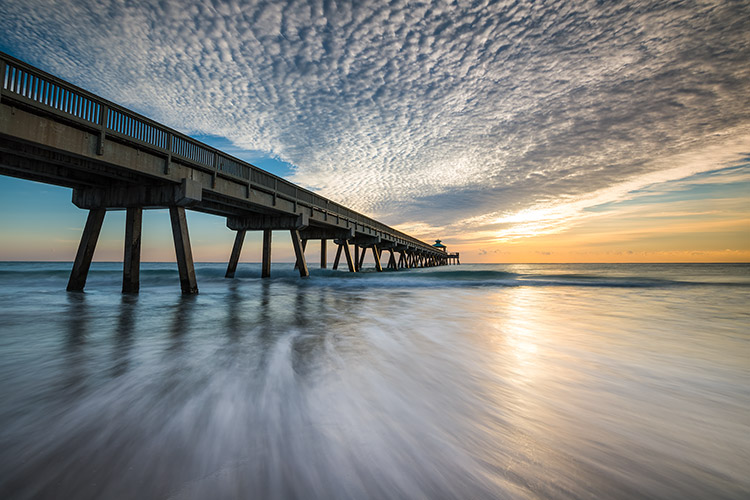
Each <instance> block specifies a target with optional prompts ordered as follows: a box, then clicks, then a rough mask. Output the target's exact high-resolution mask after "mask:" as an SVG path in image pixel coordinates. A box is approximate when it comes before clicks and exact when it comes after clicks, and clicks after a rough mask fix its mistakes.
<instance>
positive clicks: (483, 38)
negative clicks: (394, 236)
mask: <svg viewBox="0 0 750 500" xmlns="http://www.w3.org/2000/svg"><path fill="white" fill-rule="evenodd" d="M3 11H4V13H3V16H2V17H0V29H2V32H3V34H4V35H3V40H2V41H0V48H2V50H4V51H5V52H8V53H10V54H11V55H14V56H15V57H18V58H21V59H23V60H26V61H27V62H29V63H31V64H34V65H36V66H38V67H41V68H43V69H45V70H47V71H49V72H51V73H53V74H56V75H58V76H60V77H63V78H65V79H67V80H69V81H72V82H73V83H75V84H77V85H79V86H82V87H84V88H86V89H88V90H91V91H93V92H95V93H97V94H99V95H102V96H103V97H106V98H108V99H111V100H113V101H115V102H118V103H120V104H122V105H125V106H127V107H130V108H132V109H134V110H136V111H138V112H140V113H143V114H145V115H147V116H149V117H151V118H153V119H156V120H158V121H160V122H162V123H165V124H167V125H169V126H171V127H174V128H176V129H178V130H181V131H184V132H186V133H189V134H191V135H193V136H194V137H197V138H199V139H201V140H204V141H205V142H208V143H210V144H212V145H215V146H217V147H220V148H221V149H223V150H225V151H228V152H230V153H232V154H234V155H235V156H238V157H240V158H243V159H246V160H248V161H251V162H252V163H254V164H256V165H258V166H261V167H262V168H267V169H269V170H271V171H272V172H274V173H277V174H279V175H283V176H284V177H287V178H290V179H291V180H293V181H295V182H298V183H300V184H302V185H304V186H306V187H308V188H310V189H315V190H318V191H320V192H321V193H322V194H323V195H325V196H328V197H330V198H332V199H335V200H336V201H339V202H342V203H344V204H346V205H348V206H351V207H352V208H354V209H357V210H360V211H363V212H365V213H368V214H370V215H372V216H374V217H376V218H378V219H380V220H382V221H383V222H386V223H388V224H391V225H397V226H398V227H400V228H401V229H403V230H406V231H408V232H411V233H413V234H415V235H417V236H419V237H422V238H424V239H434V238H436V237H441V238H442V239H443V240H444V241H446V243H449V245H451V248H455V249H461V250H462V251H464V252H466V254H467V255H470V256H473V257H474V258H476V259H477V260H482V259H485V258H489V257H487V256H491V255H493V254H494V255H497V256H500V255H503V256H504V257H502V258H505V259H520V260H523V255H524V253H523V251H524V250H523V249H526V250H527V253H526V255H532V253H533V252H537V251H540V250H538V249H539V248H542V247H548V246H550V245H552V246H555V245H558V246H559V247H560V248H568V251H567V253H565V254H562V253H561V254H559V255H558V256H556V258H557V259H569V260H578V259H587V258H588V259H590V258H594V257H592V255H593V254H592V253H591V252H593V250H591V249H587V248H586V246H587V245H589V246H592V245H593V246H597V245H600V244H601V241H599V240H600V239H601V238H602V235H603V234H610V232H609V231H603V230H602V228H601V226H600V224H601V222H602V221H605V220H606V221H608V222H607V223H608V224H610V225H611V226H612V227H613V228H615V229H616V228H617V225H618V224H621V225H623V227H625V226H629V225H633V224H638V223H640V224H643V225H644V227H649V228H651V227H653V225H654V224H656V222H655V220H654V219H656V218H655V217H652V216H650V215H649V214H648V213H647V212H645V211H644V212H638V213H639V214H640V215H639V216H638V217H640V219H638V220H639V221H640V222H637V221H636V220H635V219H633V217H635V215H634V214H635V212H634V207H640V208H643V210H646V209H647V208H648V209H649V210H659V211H661V212H663V213H666V214H673V216H674V220H672V221H671V222H669V223H666V222H664V221H662V223H663V224H664V225H663V226H661V229H660V230H661V231H662V232H664V231H673V230H674V231H678V232H683V233H684V232H689V231H688V229H685V227H684V226H682V225H678V224H677V220H678V219H679V220H682V219H684V214H689V213H692V212H696V210H691V209H690V206H689V205H690V204H693V205H696V206H697V205H701V206H703V205H705V204H709V203H713V204H714V206H716V207H721V208H720V209H719V210H718V212H716V211H715V212H716V213H714V220H713V224H714V226H709V225H706V224H704V223H703V222H701V221H698V222H699V223H698V224H697V225H696V226H695V227H696V234H695V235H694V236H693V241H694V242H695V243H694V245H693V246H694V248H692V249H690V248H687V247H689V245H687V244H686V243H680V246H679V249H678V248H677V247H674V248H672V247H668V246H664V243H663V242H661V241H662V239H658V238H657V239H654V240H653V241H654V244H653V245H651V246H650V247H648V249H646V250H643V252H646V253H648V252H651V254H652V255H651V257H652V258H655V259H657V258H663V259H666V260H670V259H672V260H674V259H679V258H684V259H689V258H691V257H690V255H693V256H695V255H697V254H696V253H695V252H714V253H713V254H710V253H705V254H703V255H704V256H705V258H716V259H723V258H724V257H722V256H721V255H720V253H718V252H721V251H724V250H726V251H727V252H729V253H726V252H725V253H726V255H725V257H727V258H729V256H734V257H732V258H735V259H736V258H738V257H737V256H738V255H740V256H741V255H744V256H745V257H740V258H748V257H750V242H748V238H747V236H746V234H745V236H744V238H743V233H747V232H748V231H750V226H748V225H747V217H746V215H747V212H748V204H749V203H748V200H750V194H749V193H748V192H747V189H746V188H747V185H748V184H747V182H748V176H749V175H750V174H749V173H748V166H747V157H748V155H750V85H748V83H749V82H750V62H749V61H750V35H749V33H750V4H748V3H747V2H746V1H716V2H711V1H704V2H668V3H667V2H656V1H654V2H641V1H625V2H594V1H557V2H555V1H553V2H544V3H539V2H528V1H507V2H502V1H501V2H489V1H466V2H464V1H450V2H448V1H445V2H442V1H435V2H411V1H392V2H367V1H362V2H330V1H325V2H322V1H321V2H318V1H312V0H299V1H288V2H239V1H215V2H207V1H202V2H196V1H177V0H161V1H158V2H151V1H150V2H143V1H137V0H133V1H128V2H123V1H121V0H78V1H75V2H72V1H60V2H56V3H55V8H50V5H49V2H46V1H38V0H24V1H20V0H5V1H4V2H3ZM729 173H731V176H730V177H728V175H729ZM700 176H703V177H700ZM728 178H731V182H725V180H726V179H728ZM697 180H699V181H700V182H697ZM698 184H701V186H702V187H696V186H697V185H698ZM709 185H712V186H713V187H712V188H710V189H709V188H708V187H706V186H709ZM690 186H693V187H690ZM49 189H53V188H48V187H37V186H36V185H33V184H29V183H27V184H23V183H21V184H17V181H7V180H3V179H0V195H2V196H3V197H4V198H6V199H12V197H13V192H14V191H15V190H25V191H27V192H28V197H29V198H33V199H44V200H52V199H53V198H54V199H55V204H54V206H55V207H57V208H56V209H57V210H59V211H60V213H59V214H55V216H54V217H63V214H68V213H70V216H69V217H70V219H69V220H68V219H66V221H65V222H64V223H63V221H59V222H60V224H59V225H58V226H57V227H63V226H66V227H67V226H70V227H73V228H75V227H80V225H81V224H82V220H83V215H81V214H80V213H78V214H77V215H75V216H74V215H73V214H74V213H76V210H77V209H74V208H72V206H71V207H66V208H64V209H63V208H60V207H59V205H58V203H62V201H59V200H58V198H57V197H56V196H54V197H53V196H47V195H45V194H43V193H44V192H45V191H44V190H49ZM37 190H38V191H37ZM53 190H54V189H53ZM649 190H650V191H653V192H659V193H661V192H666V191H667V190H669V193H670V194H662V195H659V196H660V197H654V196H653V195H648V192H649ZM66 196H67V198H68V199H67V200H64V201H65V203H69V195H66ZM66 196H62V195H61V196H60V200H61V199H62V198H65V197H66ZM712 200H713V201H712ZM716 200H719V201H717V202H715V203H714V201H716ZM45 203H47V204H49V206H50V207H51V206H52V201H46V202H45V201H42V202H40V203H38V204H34V207H36V206H40V207H41V206H46V205H45ZM676 203H678V204H679V207H678V206H677V205H674V204H676ZM8 205H10V203H9V202H7V201H5V202H0V209H2V210H3V211H4V213H7V211H8V210H9V209H12V207H10V208H9V206H8ZM672 205H674V206H672ZM34 210H35V208H33V207H32V208H29V209H28V210H27V212H26V213H25V214H21V213H14V218H15V219H16V220H18V221H21V220H24V217H29V219H28V222H29V224H28V225H29V226H30V225H31V223H32V222H33V221H34V217H35V216H33V215H31V213H32V212H33V211H34ZM743 210H744V211H743ZM704 212H705V210H704ZM679 214H683V215H679ZM594 216H596V220H595V217H594ZM75 217H77V218H78V219H77V220H78V223H77V224H74V223H73V219H74V218H75ZM618 217H620V218H618ZM193 219H194V220H195V224H196V225H197V227H198V228H199V229H196V231H198V230H200V232H201V234H203V232H205V234H209V235H212V236H211V238H213V239H214V240H215V239H216V238H217V237H218V236H217V235H218V234H219V229H215V228H214V225H216V226H217V227H221V226H222V225H223V222H219V223H216V224H214V223H213V222H210V221H207V220H204V219H203V217H202V216H197V215H196V216H195V217H192V219H191V222H192V220H193ZM147 223H148V222H147ZM672 223H674V224H672ZM23 224H24V223H22V222H17V223H16V225H15V226H14V225H12V224H11V223H10V222H9V220H8V219H7V218H6V219H5V220H4V222H2V225H0V232H1V233H3V234H10V232H11V231H19V229H18V227H19V225H20V226H23ZM719 226H721V227H722V228H725V229H726V230H722V231H720V233H721V236H718V233H717V231H713V230H712V229H711V228H712V227H713V228H716V227H719ZM586 228H588V233H587V232H586ZM654 230H655V231H656V230H658V228H656V229H654ZM221 234H223V233H221ZM639 234H641V233H639ZM643 234H645V233H643ZM74 235H75V233H74V231H71V236H74ZM573 235H577V236H576V238H577V239H576V240H575V241H577V243H575V245H578V248H580V249H581V252H580V255H578V256H576V254H575V248H574V247H575V245H574V244H573V243H571V241H572V240H571V239H570V238H572V237H573ZM621 236H622V235H621ZM569 237H570V238H569ZM622 237H624V236H622ZM211 238H208V239H211ZM222 238H224V236H221V237H220V238H219V239H220V240H221V241H222V242H223V241H224V240H223V239H222ZM566 238H567V239H566ZM587 238H588V239H587ZM711 238H720V243H719V242H717V243H716V244H715V245H714V246H711V247H710V248H709V246H707V243H706V241H707V240H709V239H711ZM61 239H65V238H62V237H61ZM74 239H75V238H74ZM196 239H198V238H196ZM227 239H228V240H229V241H231V234H228V236H227ZM657 240H658V241H657ZM618 241H619V240H618ZM618 244H619V245H620V247H618V248H620V249H619V250H612V251H613V252H614V251H620V252H622V254H621V255H632V254H628V253H627V252H628V251H629V250H628V242H627V241H620V242H619V243H618ZM197 245H198V246H199V247H200V246H201V245H200V244H197ZM633 245H635V246H639V245H640V246H643V245H644V243H643V241H642V238H641V239H637V240H633ZM686 245H687V246H686ZM722 246H723V247H724V249H723V250H719V247H722ZM644 248H645V247H644ZM686 248H687V249H686ZM509 249H510V250H509ZM513 249H517V250H518V251H517V253H513V252H514V251H515V250H513ZM65 251H67V250H65ZM65 251H63V250H61V252H62V253H64V252H65ZM228 251H229V250H228V249H227V253H228ZM503 252H505V253H503ZM508 252H510V253H508ZM670 252H671V253H670ZM679 252H683V253H682V254H681V255H682V257H679V255H678V253H679ZM691 252H692V253H691ZM548 253H549V252H548ZM13 255H15V254H11V253H9V252H8V251H7V250H5V251H0V258H3V257H4V258H12V257H13ZM205 255H206V256H208V255H214V254H213V253H211V252H208V251H207V252H206V254H205ZM613 255H615V254H610V255H609V258H615V257H613ZM600 257H601V258H606V257H607V256H606V255H604V254H602V256H600ZM70 258H72V257H71V256H67V257H66V259H63V260H69V259H70ZM207 258H208V257H207ZM216 258H218V254H216ZM498 258H500V257H498ZM550 258H552V257H550ZM596 258H599V257H596ZM645 258H647V257H646V256H644V259H645ZM251 260H257V259H251Z"/></svg>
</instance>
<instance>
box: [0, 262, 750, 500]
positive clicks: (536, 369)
mask: <svg viewBox="0 0 750 500" xmlns="http://www.w3.org/2000/svg"><path fill="white" fill-rule="evenodd" d="M70 267H71V266H70V264H69V263H0V498H3V499H76V500H85V499H121V498H122V499H130V498H132V499H175V500H176V499H201V500H202V499H209V498H210V499H255V498H257V499H277V498H278V499H281V498H299V499H350V498H351V499H461V500H465V499H502V498H509V499H542V498H552V499H604V498H607V499H631V498H653V499H708V498H710V499H720V498H730V499H743V498H744V499H746V498H750V265H741V264H737V265H719V264H715V265H697V264H693V265H468V264H464V265H461V266H448V267H441V268H432V269H420V270H408V271H406V270H402V271H398V272H384V273H375V272H364V273H361V274H356V275H352V274H349V273H346V272H341V271H338V272H337V271H331V270H318V269H313V270H312V277H311V278H309V279H304V280H302V279H299V278H298V277H297V276H296V275H295V273H294V271H293V270H292V269H291V265H289V264H286V265H281V264H280V265H276V266H275V267H274V269H273V274H274V277H273V278H272V279H270V280H261V279H259V278H258V276H259V274H260V269H259V266H258V265H252V264H240V268H239V270H238V275H237V276H238V277H237V278H236V279H234V280H225V279H224V278H223V274H224V270H225V265H224V264H199V265H198V268H197V269H198V285H199V288H200V294H199V295H198V296H191V297H184V296H182V295H181V294H180V290H179V281H178V278H177V271H176V265H175V264H173V263H171V264H151V263H147V264H143V266H142V271H141V275H142V276H141V278H142V279H141V293H140V294H139V295H122V294H120V286H121V281H120V280H121V272H122V271H121V264H117V263H111V264H108V263H95V264H94V265H93V268H92V272H91V274H90V276H89V280H88V283H87V287H86V292H85V293H67V292H65V285H66V282H67V277H68V272H69V270H70Z"/></svg>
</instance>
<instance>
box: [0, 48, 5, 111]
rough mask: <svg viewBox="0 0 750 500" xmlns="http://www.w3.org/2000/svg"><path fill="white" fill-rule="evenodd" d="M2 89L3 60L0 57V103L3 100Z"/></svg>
mask: <svg viewBox="0 0 750 500" xmlns="http://www.w3.org/2000/svg"><path fill="white" fill-rule="evenodd" d="M4 90H5V60H4V59H0V104H1V103H2V102H3V91H4Z"/></svg>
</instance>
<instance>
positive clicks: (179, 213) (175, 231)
mask: <svg viewBox="0 0 750 500" xmlns="http://www.w3.org/2000/svg"><path fill="white" fill-rule="evenodd" d="M169 218H170V219H171V221H172V237H173V238H174V251H175V255H176V256H177V268H178V269H179V271H180V286H181V287H182V293H184V294H194V293H198V283H197V281H196V279H195V265H194V264H193V251H192V249H191V248H190V234H189V233H188V226H187V217H186V216H185V207H176V206H171V207H169Z"/></svg>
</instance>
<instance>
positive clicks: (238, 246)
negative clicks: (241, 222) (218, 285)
mask: <svg viewBox="0 0 750 500" xmlns="http://www.w3.org/2000/svg"><path fill="white" fill-rule="evenodd" d="M245 233H247V231H246V230H244V229H240V230H239V231H237V234H236V235H235V237H234V246H233V247H232V255H231V256H230V257H229V264H228V265H227V273H226V274H225V275H224V277H225V278H234V273H235V272H236V271H237V263H238V262H239V261H240V253H241V252H242V244H243V243H244V242H245Z"/></svg>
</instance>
